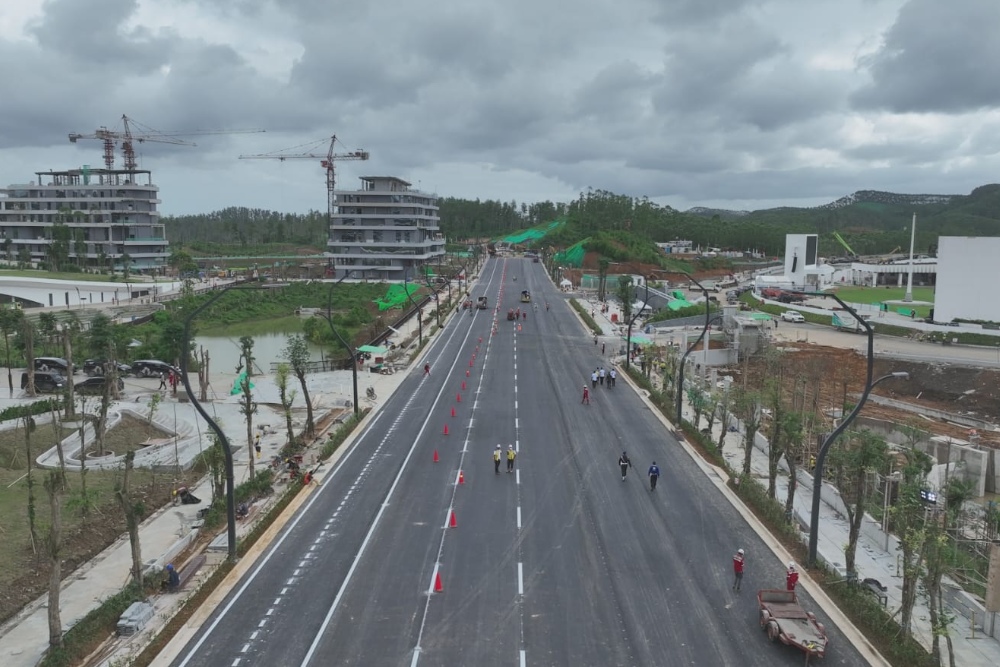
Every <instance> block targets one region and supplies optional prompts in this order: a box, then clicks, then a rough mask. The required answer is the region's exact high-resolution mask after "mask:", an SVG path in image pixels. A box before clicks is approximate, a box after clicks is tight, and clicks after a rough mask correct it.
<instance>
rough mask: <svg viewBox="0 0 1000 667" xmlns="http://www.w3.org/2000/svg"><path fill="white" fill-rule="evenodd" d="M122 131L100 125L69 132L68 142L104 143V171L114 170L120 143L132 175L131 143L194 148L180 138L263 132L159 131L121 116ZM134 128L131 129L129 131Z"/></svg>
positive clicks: (133, 164) (135, 166)
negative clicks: (88, 129) (82, 131)
mask: <svg viewBox="0 0 1000 667" xmlns="http://www.w3.org/2000/svg"><path fill="white" fill-rule="evenodd" d="M122 127H123V129H122V130H120V131H119V130H117V129H115V130H109V129H108V128H107V127H105V126H101V127H100V128H98V129H97V130H95V131H94V132H92V133H91V134H80V133H79V132H70V134H69V140H70V143H74V144H75V143H76V142H77V141H78V140H80V139H98V140H100V141H103V142H104V166H105V167H107V168H108V170H111V169H114V168H115V145H116V144H117V143H118V142H119V141H120V142H121V146H122V160H123V162H124V163H125V170H126V171H129V172H134V171H135V170H136V168H137V165H136V160H135V144H136V143H144V142H147V141H151V142H156V143H161V144H176V145H178V146H196V145H197V144H195V143H194V142H191V141H185V140H183V139H181V138H180V137H188V136H195V135H206V134H251V133H257V132H264V130H189V131H187V132H160V131H159V130H154V129H153V128H150V127H146V126H145V125H143V124H141V123H139V122H138V121H136V120H135V119H134V118H129V117H128V116H126V115H124V114H122ZM133 128H134V129H133Z"/></svg>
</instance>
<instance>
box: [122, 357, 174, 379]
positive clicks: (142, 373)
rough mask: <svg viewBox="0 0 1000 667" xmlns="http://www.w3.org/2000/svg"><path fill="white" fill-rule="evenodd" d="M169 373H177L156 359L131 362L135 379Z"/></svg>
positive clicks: (168, 365)
mask: <svg viewBox="0 0 1000 667" xmlns="http://www.w3.org/2000/svg"><path fill="white" fill-rule="evenodd" d="M171 371H173V372H174V373H177V372H179V371H178V370H177V369H176V368H174V367H173V366H171V365H170V364H168V363H167V362H165V361H159V360H157V359H141V360H139V361H133V362H132V373H133V374H134V375H135V376H136V377H144V378H148V377H155V376H158V375H159V374H160V373H170V372H171Z"/></svg>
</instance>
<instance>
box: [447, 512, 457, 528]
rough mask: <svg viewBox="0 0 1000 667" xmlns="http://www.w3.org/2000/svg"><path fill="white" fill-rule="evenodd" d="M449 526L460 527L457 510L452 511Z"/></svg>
mask: <svg viewBox="0 0 1000 667" xmlns="http://www.w3.org/2000/svg"><path fill="white" fill-rule="evenodd" d="M448 527H449V528H458V519H456V518H455V510H452V511H451V518H450V519H448Z"/></svg>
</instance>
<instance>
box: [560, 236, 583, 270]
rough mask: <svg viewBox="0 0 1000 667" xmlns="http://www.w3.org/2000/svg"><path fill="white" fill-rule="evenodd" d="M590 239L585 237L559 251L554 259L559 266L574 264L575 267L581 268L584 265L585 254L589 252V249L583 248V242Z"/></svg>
mask: <svg viewBox="0 0 1000 667" xmlns="http://www.w3.org/2000/svg"><path fill="white" fill-rule="evenodd" d="M587 240H588V239H584V240H583V241H580V242H579V243H577V244H575V245H571V246H570V247H568V248H566V249H565V250H563V251H562V252H557V253H556V254H555V255H554V256H553V257H552V260H553V261H554V262H555V263H556V264H558V265H559V266H572V267H573V268H580V267H581V266H583V256H584V255H586V254H587V251H586V250H584V249H583V244H584V243H586V242H587Z"/></svg>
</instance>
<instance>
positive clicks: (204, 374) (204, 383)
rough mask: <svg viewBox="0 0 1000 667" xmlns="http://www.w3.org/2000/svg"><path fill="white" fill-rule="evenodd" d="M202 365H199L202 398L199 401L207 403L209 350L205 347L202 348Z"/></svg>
mask: <svg viewBox="0 0 1000 667" xmlns="http://www.w3.org/2000/svg"><path fill="white" fill-rule="evenodd" d="M200 356H201V363H200V364H198V389H199V392H200V396H199V397H198V400H200V401H207V400H208V364H209V357H208V350H206V349H205V348H204V347H202V348H200Z"/></svg>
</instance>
